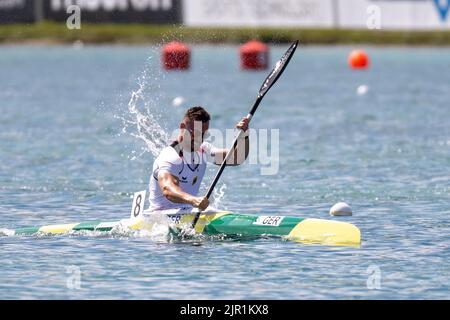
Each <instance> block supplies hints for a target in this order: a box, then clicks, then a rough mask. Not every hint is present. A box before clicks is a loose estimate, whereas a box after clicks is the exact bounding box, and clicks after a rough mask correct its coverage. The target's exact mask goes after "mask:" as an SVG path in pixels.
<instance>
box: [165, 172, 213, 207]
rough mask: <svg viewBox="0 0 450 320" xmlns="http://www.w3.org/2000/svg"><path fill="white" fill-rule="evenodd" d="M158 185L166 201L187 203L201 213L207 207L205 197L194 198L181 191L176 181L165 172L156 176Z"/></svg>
mask: <svg viewBox="0 0 450 320" xmlns="http://www.w3.org/2000/svg"><path fill="white" fill-rule="evenodd" d="M158 184H159V187H160V188H161V190H162V192H163V195H164V196H165V197H166V198H167V200H169V201H172V202H175V203H187V204H190V205H192V206H194V207H196V208H199V209H200V210H201V211H203V210H205V209H206V208H207V207H208V206H209V201H208V199H207V198H205V197H195V196H193V195H191V194H189V193H186V192H184V191H183V190H181V188H180V186H179V183H178V179H177V178H176V177H175V176H173V175H171V174H170V173H169V172H167V171H161V172H160V173H159V174H158Z"/></svg>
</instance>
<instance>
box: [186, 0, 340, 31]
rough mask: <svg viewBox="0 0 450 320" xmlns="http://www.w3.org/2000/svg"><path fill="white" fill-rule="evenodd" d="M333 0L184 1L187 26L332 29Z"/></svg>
mask: <svg viewBox="0 0 450 320" xmlns="http://www.w3.org/2000/svg"><path fill="white" fill-rule="evenodd" d="M334 2H335V1H334V0H242V1H241V0H184V1H183V21H184V24H185V25H187V26H221V27H254V26H280V27H328V28H330V27H333V25H334V11H333V9H334V6H333V3H334Z"/></svg>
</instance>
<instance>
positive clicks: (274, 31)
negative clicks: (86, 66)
mask: <svg viewBox="0 0 450 320" xmlns="http://www.w3.org/2000/svg"><path fill="white" fill-rule="evenodd" d="M81 27H82V28H81V29H80V30H69V29H68V28H67V27H66V25H65V23H57V22H42V23H38V24H12V25H0V43H18V42H46V43H71V42H74V41H76V40H80V41H83V42H85V43H129V44H139V43H161V42H166V41H171V40H174V39H175V40H182V41H186V42H189V43H242V42H244V41H247V40H250V39H259V40H261V41H264V42H269V43H287V42H292V41H294V40H297V39H300V41H301V43H302V44H357V43H365V44H387V45H390V44H392V45H394V44H396V45H450V31H380V30H347V29H300V28H191V27H182V26H174V25H148V24H87V23H83V24H82V25H81Z"/></svg>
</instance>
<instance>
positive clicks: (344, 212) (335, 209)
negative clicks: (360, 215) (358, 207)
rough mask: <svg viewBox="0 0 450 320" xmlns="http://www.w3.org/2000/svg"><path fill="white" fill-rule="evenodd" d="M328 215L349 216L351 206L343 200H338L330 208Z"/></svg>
mask: <svg viewBox="0 0 450 320" xmlns="http://www.w3.org/2000/svg"><path fill="white" fill-rule="evenodd" d="M330 215H332V216H351V215H352V208H351V207H350V206H349V205H348V204H346V203H345V202H338V203H336V204H335V205H334V206H332V207H331V209H330Z"/></svg>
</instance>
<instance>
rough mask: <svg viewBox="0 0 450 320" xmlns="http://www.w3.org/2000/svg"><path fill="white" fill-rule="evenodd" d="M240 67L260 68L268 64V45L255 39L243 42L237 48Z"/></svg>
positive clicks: (264, 67)
mask: <svg viewBox="0 0 450 320" xmlns="http://www.w3.org/2000/svg"><path fill="white" fill-rule="evenodd" d="M239 54H240V57H241V69H253V70H262V69H267V66H268V65H269V47H268V46H267V45H266V44H264V43H262V42H260V41H256V40H252V41H249V42H247V43H245V44H243V45H242V46H241V47H240V49H239Z"/></svg>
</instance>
